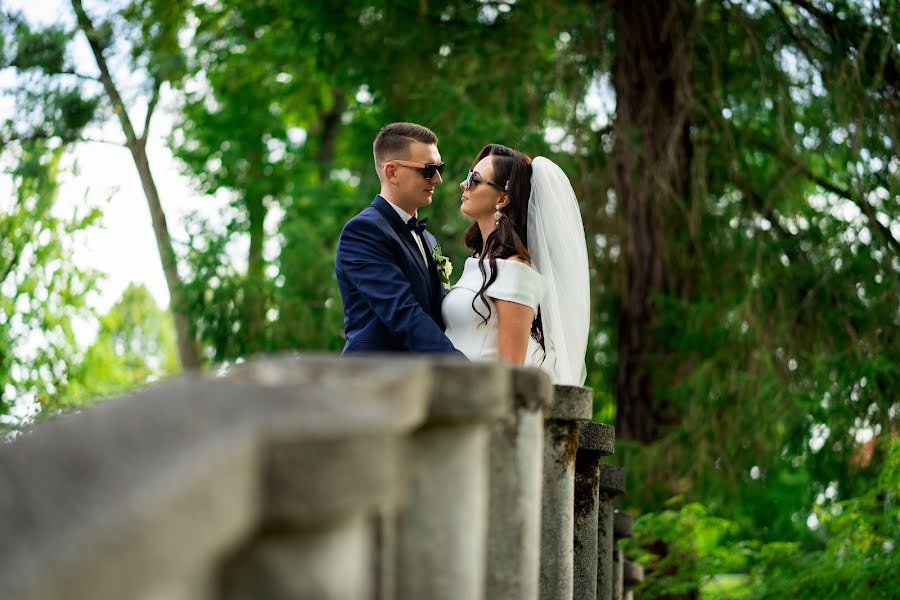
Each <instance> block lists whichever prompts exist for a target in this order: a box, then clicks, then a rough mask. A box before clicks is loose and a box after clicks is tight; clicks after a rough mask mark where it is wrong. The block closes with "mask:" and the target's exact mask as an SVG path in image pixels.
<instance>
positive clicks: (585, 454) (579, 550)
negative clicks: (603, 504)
mask: <svg viewBox="0 0 900 600" xmlns="http://www.w3.org/2000/svg"><path fill="white" fill-rule="evenodd" d="M614 446H615V429H614V428H613V427H612V426H610V425H604V424H603V423H591V422H586V423H580V424H579V439H578V455H577V458H576V461H575V532H574V540H573V544H574V545H573V551H574V559H573V560H574V562H573V568H574V581H573V589H574V594H575V598H596V596H597V561H598V555H597V519H598V510H599V500H600V497H599V494H600V460H601V459H602V458H603V457H604V456H609V455H610V454H612V452H613V448H614Z"/></svg>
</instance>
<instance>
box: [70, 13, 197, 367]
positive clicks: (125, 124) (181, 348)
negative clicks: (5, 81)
mask: <svg viewBox="0 0 900 600" xmlns="http://www.w3.org/2000/svg"><path fill="white" fill-rule="evenodd" d="M72 8H73V9H74V10H75V15H76V16H77V18H78V26H79V28H81V30H82V31H83V32H84V34H85V36H86V37H87V40H88V43H89V44H90V46H91V51H92V52H93V54H94V59H95V60H96V62H97V68H98V69H99V70H100V82H101V83H102V84H103V88H104V90H105V91H106V95H107V96H108V97H109V100H110V102H111V103H112V107H113V112H115V113H116V116H117V117H118V118H119V123H120V124H121V126H122V132H123V133H124V134H125V141H126V145H127V146H128V150H129V151H131V156H132V158H133V159H134V164H135V166H136V167H137V171H138V175H139V176H140V178H141V186H142V187H143V188H144V196H145V197H146V198H147V205H148V207H149V209H150V218H151V220H152V222H153V233H154V234H155V235H156V247H157V249H158V250H159V258H160V261H161V262H162V267H163V273H164V274H165V277H166V285H167V286H168V288H169V296H170V297H171V303H170V306H171V310H172V313H173V315H174V316H175V330H176V334H177V336H178V356H179V358H180V359H181V367H182V368H183V369H196V368H198V367H199V366H200V349H199V347H198V345H197V342H196V340H195V339H194V335H193V331H192V328H191V325H190V319H189V318H188V316H187V311H186V309H185V307H184V302H183V295H182V292H181V278H180V277H179V276H178V268H177V262H176V258H175V250H174V249H173V248H172V238H171V237H170V236H169V228H168V225H167V224H166V215H165V213H164V212H163V208H162V204H161V203H160V201H159V192H158V190H157V189H156V183H155V182H154V181H153V174H152V173H151V172H150V163H149V162H148V160H147V153H146V144H147V130H146V128H145V130H144V132H143V134H142V135H141V136H140V137H138V135H137V133H136V132H135V130H134V127H133V126H132V124H131V119H129V118H128V112H127V111H126V110H125V104H124V103H123V102H122V97H121V95H120V94H119V91H118V89H117V88H116V85H115V83H114V82H113V80H112V76H111V75H110V73H109V68H108V66H107V64H106V58H105V57H104V56H103V50H104V47H103V44H102V42H101V40H100V37H99V35H98V32H97V30H96V29H94V25H93V23H92V22H91V20H90V17H88V15H87V13H85V12H84V7H83V6H82V3H81V0H72ZM157 91H158V88H157ZM155 104H156V95H155V93H154V99H153V100H151V102H150V105H149V106H148V108H147V118H146V119H145V123H146V124H147V125H149V123H150V116H151V114H152V112H153V109H154V107H155Z"/></svg>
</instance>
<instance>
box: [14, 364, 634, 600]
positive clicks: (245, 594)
mask: <svg viewBox="0 0 900 600" xmlns="http://www.w3.org/2000/svg"><path fill="white" fill-rule="evenodd" d="M591 413H592V392H591V390H590V389H588V388H581V387H573V386H552V385H551V384H550V381H549V379H548V378H547V377H546V375H544V374H543V373H542V372H540V371H538V370H535V369H528V368H509V367H505V366H502V365H499V364H488V363H468V362H465V361H459V360H452V359H441V358H437V359H435V358H425V357H412V356H408V357H393V356H392V357H384V356H379V357H359V358H356V357H354V358H340V357H336V356H327V355H299V356H296V355H292V356H279V357H270V358H261V359H257V360H253V361H250V362H246V363H243V364H241V365H238V366H235V367H232V368H230V369H228V370H227V372H225V373H224V374H221V375H219V376H206V375H196V374H194V375H185V376H181V377H178V378H175V379H172V380H169V381H166V382H163V383H161V384H158V385H155V386H153V387H152V388H149V389H146V390H144V391H141V392H138V393H136V394H133V395H130V396H128V397H125V398H120V399H116V400H111V401H107V402H104V403H102V404H100V405H98V406H96V407H93V408H90V409H88V410H85V411H83V412H80V413H77V414H70V415H66V416H62V417H59V418H56V419H52V420H50V421H48V422H46V423H43V424H41V425H39V426H37V427H35V428H33V429H32V430H30V431H27V432H25V433H24V434H23V435H21V436H20V437H19V438H18V439H17V440H15V441H13V442H10V443H7V444H5V445H3V446H0V598H16V599H18V600H51V599H55V598H79V599H80V598H91V599H98V600H104V599H110V600H112V599H117V600H118V599H121V598H129V599H138V600H141V599H146V600H155V599H166V600H170V599H171V600H182V599H183V600H188V599H204V600H212V599H228V600H245V599H246V600H249V599H255V598H266V599H273V600H280V599H289V598H302V599H307V598H309V599H327V600H350V599H354V600H355V599H372V600H399V599H418V598H434V599H451V598H461V599H465V600H481V599H490V600H495V599H503V598H509V599H516V600H521V599H525V600H537V599H538V598H540V599H554V600H555V599H572V598H575V599H579V600H580V599H582V598H584V599H588V598H589V599H590V600H594V598H608V597H616V598H621V597H622V595H623V594H626V595H627V594H630V591H631V590H632V589H633V586H634V585H636V584H637V583H638V582H639V581H640V580H641V579H642V577H643V572H642V570H641V569H640V566H639V565H635V564H632V563H630V562H627V561H624V559H623V558H622V557H621V553H618V546H617V545H615V550H614V549H613V545H612V540H613V539H614V538H615V539H618V538H619V537H622V535H621V534H622V533H623V531H620V529H619V527H620V525H623V524H622V523H619V521H620V520H621V518H619V517H618V515H619V514H622V513H616V515H617V516H616V517H613V508H612V502H613V499H614V498H615V497H616V496H617V495H620V494H621V493H622V492H623V491H624V485H623V483H622V482H623V474H622V471H621V469H618V468H616V467H611V466H610V465H603V464H601V463H600V459H601V458H602V457H603V456H607V455H609V454H611V453H612V451H613V446H614V432H613V429H612V427H610V426H607V425H602V424H598V423H591V422H590V418H591ZM623 518H624V517H623ZM613 521H615V522H613ZM623 526H624V525H623ZM613 530H615V534H614V533H613ZM617 553H618V554H617ZM616 558H618V562H617V563H615V565H616V566H615V567H614V560H615V559H616ZM603 590H608V591H609V592H608V593H607V592H604V591H603ZM613 594H617V595H613Z"/></svg>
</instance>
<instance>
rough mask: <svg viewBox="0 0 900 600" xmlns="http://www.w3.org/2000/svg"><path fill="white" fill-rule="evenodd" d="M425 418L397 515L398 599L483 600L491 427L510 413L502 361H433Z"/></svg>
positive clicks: (412, 451)
mask: <svg viewBox="0 0 900 600" xmlns="http://www.w3.org/2000/svg"><path fill="white" fill-rule="evenodd" d="M431 380H432V384H433V386H432V391H431V394H430V398H429V404H428V417H427V420H426V422H425V424H424V425H423V426H422V427H421V428H420V429H418V430H417V431H416V432H415V433H414V434H413V435H412V439H411V448H410V463H411V464H410V475H411V476H410V479H409V484H408V485H409V490H408V498H409V502H408V504H407V505H406V508H405V509H404V510H402V511H401V512H400V514H399V515H398V518H397V532H396V545H397V548H396V565H395V572H396V585H395V591H396V594H397V597H398V598H401V599H406V598H430V599H432V600H443V599H451V598H453V599H456V598H466V599H471V600H479V599H481V598H484V591H485V564H486V562H487V560H486V559H487V525H488V523H487V514H488V498H489V494H488V490H489V487H488V486H489V472H488V465H489V449H488V441H489V432H490V429H491V427H492V426H493V424H494V423H495V422H496V421H497V420H498V419H500V418H502V417H503V416H508V415H509V413H510V410H511V405H512V394H511V390H510V377H509V373H508V371H507V370H506V369H505V368H504V367H502V366H500V365H499V364H491V363H466V362H460V361H458V360H451V359H440V360H437V361H435V362H434V367H433V371H432V377H431Z"/></svg>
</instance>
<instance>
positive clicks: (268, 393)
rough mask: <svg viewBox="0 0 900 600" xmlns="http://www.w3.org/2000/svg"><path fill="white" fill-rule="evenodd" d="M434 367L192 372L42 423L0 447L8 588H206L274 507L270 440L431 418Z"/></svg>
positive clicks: (2, 589) (20, 591) (4, 593)
mask: <svg viewBox="0 0 900 600" xmlns="http://www.w3.org/2000/svg"><path fill="white" fill-rule="evenodd" d="M277 372H278V370H277V369H276V370H275V373H276V374H277ZM427 377H428V370H427V366H426V365H425V363H424V362H421V361H420V362H419V363H418V365H416V364H413V363H408V364H407V365H406V367H405V368H404V370H403V371H398V370H397V368H396V367H395V366H390V365H385V364H382V365H380V366H375V365H373V366H371V368H370V369H369V370H368V372H366V374H365V377H353V376H352V374H351V375H348V376H347V377H344V378H343V382H342V383H341V385H336V384H335V385H330V386H327V388H326V386H321V385H318V386H317V385H308V384H307V385H298V384H292V383H285V380H284V378H281V377H279V376H275V377H274V379H273V380H272V381H270V382H267V383H265V384H263V383H260V382H259V381H255V380H252V379H251V380H248V379H243V378H230V377H225V378H209V377H202V376H196V375H189V376H185V377H181V378H178V379H175V380H172V381H169V382H165V383H163V384H160V385H158V386H156V387H154V388H152V389H149V390H147V391H144V392H142V393H139V394H135V395H133V396H131V397H128V398H123V399H120V400H113V401H108V402H105V403H103V404H101V405H99V406H97V407H95V408H92V409H90V410H88V411H85V412H84V413H81V414H76V415H70V416H67V417H64V418H60V419H57V420H56V421H54V422H50V423H47V424H45V425H42V426H39V427H37V428H36V429H35V430H34V431H33V432H30V433H28V434H27V435H25V436H23V437H22V438H21V439H19V440H17V441H16V442H15V443H13V444H10V445H8V446H6V447H4V448H3V451H2V453H0V597H4V598H7V597H8V598H19V599H28V598H40V599H45V598H63V597H73V598H88V597H89V598H98V599H103V598H116V599H118V598H125V597H127V598H151V597H159V596H160V594H163V595H165V596H166V597H172V598H177V597H179V596H181V597H190V596H195V595H196V594H201V593H203V590H204V589H206V588H208V587H209V586H210V585H212V584H213V583H212V582H215V576H214V573H213V572H212V571H211V569H212V568H213V566H214V565H215V564H216V563H217V562H218V561H219V560H220V559H221V558H222V557H224V556H226V555H228V554H231V553H233V552H235V551H236V549H237V548H239V547H240V546H241V545H242V544H244V543H246V540H248V539H249V538H250V537H251V536H253V535H254V534H255V532H256V530H257V528H258V527H259V526H260V524H261V523H263V522H265V520H266V518H267V515H266V512H265V511H266V509H267V507H270V506H272V505H275V504H277V503H275V502H272V499H271V498H270V497H268V496H267V495H266V493H265V490H266V488H265V487H263V488H262V489H261V487H260V482H261V481H262V480H263V477H262V474H263V473H265V472H267V471H268V469H267V460H268V457H269V452H270V450H271V449H272V448H278V447H279V445H280V444H284V445H286V446H292V445H294V444H296V443H297V440H304V441H308V442H310V443H319V442H321V443H328V442H329V441H331V440H334V439H339V438H342V437H344V438H346V437H355V436H359V435H364V434H368V435H370V436H373V437H375V438H377V437H379V436H382V435H387V434H389V433H391V432H396V433H397V434H400V433H402V432H404V431H405V430H408V429H409V428H410V427H413V426H415V424H416V423H418V422H419V421H421V418H422V416H423V415H424V406H423V402H422V396H423V394H424V393H425V390H426V389H427V388H426V386H427V385H428V380H427ZM342 400H346V401H342ZM270 441H272V442H273V444H271V445H270V444H269V442H270ZM304 448H305V447H304ZM277 454H278V451H277V450H275V451H273V455H277ZM345 459H346V457H343V458H341V459H340V460H345ZM340 460H339V462H340ZM275 462H276V463H277V462H278V461H277V460H276V461H275ZM325 462H327V461H325ZM368 462H369V463H371V464H372V465H375V463H376V462H377V461H376V460H375V459H374V458H370V459H368ZM373 468H376V467H375V466H373ZM395 468H396V465H395V466H394V467H393V468H392V469H395ZM392 469H388V473H390V472H392ZM277 471H278V468H277V465H276V466H275V467H274V469H273V472H277ZM373 479H374V478H373ZM309 481H310V482H316V483H314V485H318V483H317V481H318V480H316V479H315V478H311V479H310V480H309ZM334 481H337V479H335V480H333V481H332V483H333V482H334ZM311 484H312V483H311ZM329 485H330V484H329ZM273 488H274V489H280V488H279V486H277V485H276V486H273ZM295 491H296V492H299V493H305V491H304V490H295ZM328 495H329V494H327V493H322V490H320V489H314V490H312V491H310V496H311V497H317V498H327V497H328ZM384 498H387V500H390V499H391V494H384V496H383V498H379V501H380V500H382V499H384ZM355 499H356V500H358V501H363V498H362V496H361V495H359V494H357V495H356V497H355ZM367 501H368V500H367ZM292 503H293V504H295V506H303V507H304V509H303V510H310V511H311V512H310V514H309V515H308V516H309V517H310V518H315V516H316V515H315V513H314V511H313V510H312V509H313V508H314V507H318V508H319V509H321V511H322V513H321V514H323V515H327V514H334V513H335V512H336V511H335V508H334V505H333V503H329V505H328V506H325V505H322V504H321V503H319V502H309V501H307V500H297V499H295V500H294V501H292V502H288V503H287V504H288V505H290V504H292ZM350 504H352V503H350ZM348 505H349V504H348ZM348 505H345V506H342V507H341V508H340V510H345V509H346V508H347V506H348ZM288 512H289V511H288ZM292 526H293V527H295V528H296V527H297V526H298V523H294V524H293V525H292ZM364 566H365V565H363V567H364Z"/></svg>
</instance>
